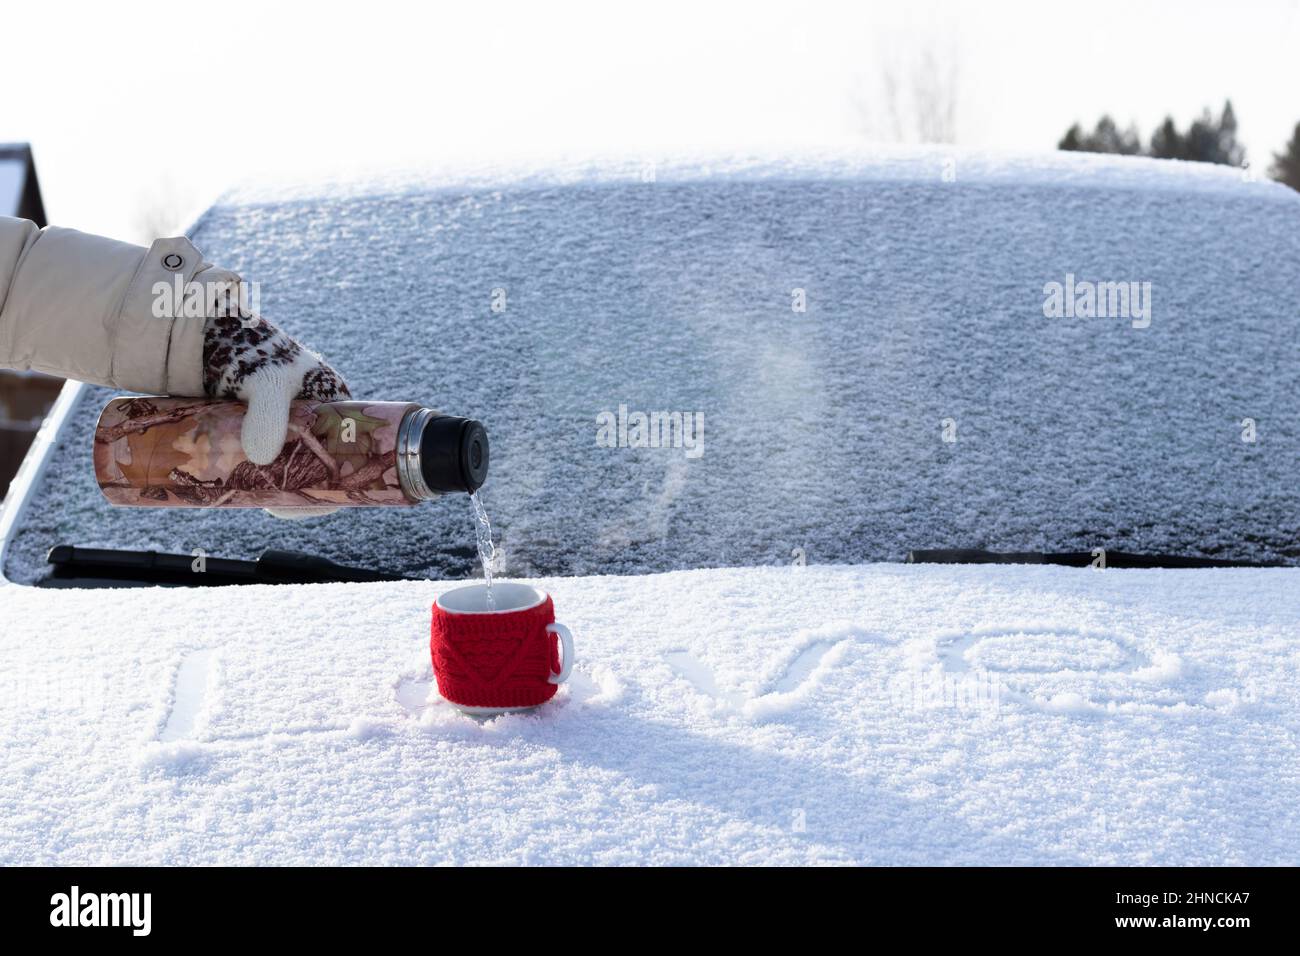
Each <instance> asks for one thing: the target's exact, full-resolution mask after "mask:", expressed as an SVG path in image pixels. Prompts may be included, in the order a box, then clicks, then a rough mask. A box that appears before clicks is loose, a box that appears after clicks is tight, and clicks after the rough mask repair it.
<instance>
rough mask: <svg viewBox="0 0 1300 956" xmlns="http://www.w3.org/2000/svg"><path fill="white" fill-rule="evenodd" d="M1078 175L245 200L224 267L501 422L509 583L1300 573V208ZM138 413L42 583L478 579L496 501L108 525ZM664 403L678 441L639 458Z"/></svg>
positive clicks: (357, 192)
mask: <svg viewBox="0 0 1300 956" xmlns="http://www.w3.org/2000/svg"><path fill="white" fill-rule="evenodd" d="M1054 162H1056V163H1057V166H1058V167H1059V168H1058V169H1057V172H1056V173H1054V174H1052V175H1042V176H1036V175H1034V174H1033V172H1032V170H1028V171H1024V172H1019V173H1018V172H1016V171H1015V170H1012V172H1011V173H1009V174H1006V175H991V174H989V172H988V168H986V167H980V170H982V172H983V174H982V175H976V174H971V173H970V171H969V170H968V169H967V168H966V167H964V166H963V163H962V161H961V160H960V159H958V160H955V161H954V160H950V159H945V158H943V157H941V156H938V155H931V156H924V155H923V156H920V157H917V158H913V159H912V160H910V165H908V164H906V163H904V164H903V167H902V168H903V174H899V171H898V169H897V168H894V167H889V169H887V170H885V172H884V173H882V172H881V170H880V169H876V168H873V167H871V166H870V164H867V165H866V166H864V168H863V171H861V172H860V173H859V174H845V173H844V172H843V170H839V171H837V172H836V174H834V175H829V174H824V173H823V172H819V171H818V170H817V169H816V168H812V169H807V170H801V169H794V168H792V169H791V170H789V171H787V172H785V173H781V174H772V173H771V171H770V170H769V171H768V172H766V173H764V174H763V175H747V174H745V173H744V172H743V171H741V172H736V171H732V172H729V173H710V174H705V173H701V172H700V171H699V170H694V171H689V172H687V171H682V170H675V169H674V168H673V167H660V168H659V169H658V170H655V169H653V168H652V169H651V172H650V174H649V175H646V174H644V173H642V174H639V175H638V174H632V175H627V176H621V177H620V176H609V177H595V178H590V179H584V178H581V177H578V178H574V179H572V180H570V181H567V182H544V181H530V180H520V181H518V182H515V183H514V184H513V185H507V186H500V187H493V186H492V185H490V184H481V183H480V184H476V185H464V186H455V187H449V186H439V185H437V184H436V183H434V184H430V183H427V182H426V183H409V182H408V183H405V184H404V185H401V186H391V185H390V186H385V187H376V188H375V189H373V190H366V189H359V188H354V189H351V190H349V193H348V195H346V196H343V197H340V196H339V195H338V194H337V193H333V194H332V198H331V194H330V191H329V190H321V193H322V195H311V194H301V195H296V196H294V197H292V198H283V197H282V198H278V199H274V200H267V199H266V198H264V197H262V198H256V199H252V198H250V199H242V200H241V199H232V200H229V201H226V202H223V203H222V204H219V205H218V206H216V207H215V208H213V209H211V210H210V211H209V212H208V213H207V214H206V215H205V216H204V217H203V218H202V219H201V220H200V222H199V223H198V225H197V227H196V229H195V230H194V232H193V238H194V240H195V242H196V243H197V244H198V246H199V247H200V248H201V249H203V250H204V252H205V255H206V256H207V258H208V259H210V260H211V261H214V262H218V263H221V264H223V265H227V266H230V267H232V268H235V269H237V270H239V271H240V272H241V273H242V274H243V275H244V276H246V277H247V278H250V279H255V280H257V281H258V282H260V283H261V307H262V310H263V311H264V312H265V314H266V315H267V316H269V317H270V318H272V319H273V320H274V321H276V322H277V323H279V324H280V325H282V326H283V327H285V328H286V329H287V330H289V331H290V332H291V333H293V334H294V335H296V336H297V337H298V338H300V339H302V340H303V341H305V342H308V343H309V344H311V345H312V346H314V347H315V348H317V349H318V350H320V351H321V352H322V353H323V354H324V355H325V356H326V357H327V358H328V359H329V360H330V361H331V362H332V363H333V364H334V365H335V366H336V367H338V368H339V369H340V370H342V371H343V372H344V374H345V375H346V376H347V378H348V380H349V383H350V384H351V386H352V390H353V393H354V395H356V396H357V397H363V398H374V399H392V400H403V401H406V400H409V401H415V402H420V403H423V404H427V405H430V406H432V407H435V408H438V409H440V410H442V411H445V412H448V413H450V414H455V415H465V416H471V417H475V418H478V419H480V420H482V421H483V422H484V423H485V424H486V426H487V428H488V431H489V433H490V435H491V441H492V466H491V474H490V477H489V479H488V482H487V484H486V486H485V487H484V489H483V496H484V500H485V502H486V505H487V508H488V512H489V514H490V515H491V518H492V522H493V525H494V527H495V529H496V531H497V534H498V539H499V547H500V550H501V552H502V554H503V555H504V572H505V573H506V574H508V575H521V576H522V575H535V574H592V573H601V572H611V573H613V572H617V573H636V572H652V571H665V570H670V569H678V568H694V567H712V566H721V565H760V564H776V563H790V562H792V561H798V560H805V561H807V562H809V563H825V562H863V561H897V560H901V559H903V558H904V556H905V555H906V553H907V552H908V551H909V550H910V549H914V548H936V547H983V548H991V549H998V550H1022V551H1023V550H1076V551H1077V550H1088V549H1091V548H1095V547H1106V548H1111V549H1118V550H1127V551H1137V552H1153V553H1154V552H1163V553H1176V554H1184V555H1202V556H1214V557H1220V558H1232V559H1241V560H1278V559H1281V560H1285V561H1287V562H1288V563H1295V562H1296V560H1297V559H1300V544H1297V542H1298V541H1300V509H1298V508H1297V494H1298V491H1297V489H1300V415H1297V412H1296V409H1297V405H1296V402H1297V396H1300V353H1298V352H1297V345H1296V343H1297V341H1298V338H1297V327H1298V324H1300V309H1297V301H1296V298H1297V297H1296V291H1297V289H1300V196H1296V195H1295V194H1294V193H1291V192H1289V191H1287V190H1285V189H1284V188H1283V187H1281V186H1277V185H1275V184H1268V183H1249V182H1243V181H1241V180H1240V178H1239V176H1238V175H1237V173H1236V172H1235V171H1232V170H1216V171H1215V172H1214V174H1213V177H1211V176H1210V174H1208V173H1205V172H1203V171H1200V170H1196V171H1188V170H1187V169H1186V166H1187V165H1188V164H1173V163H1156V162H1154V161H1145V160H1137V159H1123V160H1113V159H1107V160H1105V161H1104V162H1103V161H1101V160H1097V159H1091V158H1090V159H1084V158H1082V157H1080V158H1078V159H1077V160H1076V159H1074V158H1069V159H1058V160H1055V161H1054ZM1068 163H1075V167H1070V166H1068V165H1062V164H1068ZM1107 164H1109V165H1107ZM1125 164H1127V165H1125ZM1179 166H1182V167H1184V168H1182V169H1179V168H1177V167H1179ZM1076 167H1077V170H1076ZM1060 169H1065V170H1066V171H1067V173H1070V174H1069V175H1066V174H1061V173H1060ZM1117 170H1118V172H1117ZM1074 171H1077V172H1078V173H1079V175H1074V174H1073V172H1074ZM1087 284H1092V285H1093V287H1094V291H1095V293H1096V295H1095V298H1094V310H1093V311H1094V312H1102V313H1104V314H1103V315H1101V316H1098V315H1096V314H1094V315H1092V316H1088V315H1086V311H1087V309H1086V308H1085V307H1084V304H1083V303H1084V301H1085V298H1086V296H1085V295H1084V291H1083V290H1084V289H1085V287H1086V285H1087ZM1121 287H1122V288H1123V289H1124V290H1129V289H1131V290H1132V298H1131V301H1130V302H1128V304H1127V309H1128V311H1127V312H1125V313H1118V312H1117V310H1118V309H1119V303H1118V300H1117V295H1118V293H1117V290H1118V289H1120V288H1121ZM1108 299H1109V301H1108ZM1076 304H1077V305H1078V308H1077V309H1076V308H1074V306H1075V305H1076ZM1107 307H1109V308H1110V309H1111V313H1109V314H1106V308H1107ZM109 397H111V396H110V393H109V392H108V391H107V390H104V389H91V390H89V391H88V393H87V397H86V398H85V400H84V401H83V402H82V403H81V404H80V407H79V408H78V409H77V410H76V411H75V413H74V417H73V420H72V421H71V423H70V425H69V427H68V428H67V429H66V431H65V433H64V437H63V440H62V442H61V443H60V445H59V447H58V449H57V451H56V452H55V454H54V458H53V460H52V462H51V465H50V467H49V469H48V471H47V473H46V475H45V478H44V480H43V482H42V484H41V486H40V487H39V488H38V489H37V491H36V495H35V498H34V499H33V502H32V505H31V508H30V510H29V511H28V513H27V515H26V517H25V519H24V521H23V525H22V528H21V530H20V532H19V534H18V536H17V538H16V539H15V540H14V542H13V544H12V546H11V549H10V553H9V557H8V559H7V565H6V568H5V573H6V575H7V576H9V577H10V578H11V579H13V580H17V581H26V582H30V581H33V580H35V579H36V578H38V577H39V576H40V575H41V574H43V573H44V567H45V554H46V552H47V551H48V549H49V548H50V547H51V546H52V545H54V544H58V543H66V544H73V545H81V546H88V547H93V546H97V547H119V548H149V549H157V550H162V551H170V552H175V553H180V554H188V553H191V552H192V551H193V550H194V549H196V548H202V549H204V550H205V551H206V552H207V553H208V554H211V555H217V556H222V557H243V558H248V557H255V556H256V555H257V554H258V553H260V552H261V551H262V550H263V549H264V548H267V547H280V548H290V549H297V550H303V551H310V552H315V553H318V554H321V555H324V556H326V557H330V558H333V559H335V560H338V561H342V562H345V563H349V564H355V565H366V566H372V567H376V568H382V569H387V570H394V571H401V572H406V573H410V574H419V575H428V576H440V577H456V576H464V575H470V574H473V573H476V571H477V568H476V565H475V560H474V530H473V525H472V521H471V510H470V504H469V501H468V500H467V499H466V498H465V497H463V496H460V497H455V498H445V499H441V500H439V501H436V502H433V503H431V504H426V505H423V506H420V507H418V508H414V509H369V510H345V511H343V512H340V513H338V514H336V515H333V516H331V517H328V518H325V519H318V520H312V521H307V522H300V523H289V522H283V521H278V520H276V519H274V518H272V517H270V516H268V515H266V514H263V513H261V512H239V511H219V512H214V511H207V512H205V511H200V510H168V509H145V510H132V509H117V508H113V507H110V506H109V505H108V504H107V503H106V502H105V501H104V499H103V497H102V496H101V494H100V493H99V491H98V489H97V488H96V486H95V482H94V478H93V475H92V469H91V462H90V454H91V441H90V432H91V427H92V425H93V423H94V421H95V418H96V415H97V412H98V409H99V408H100V407H101V406H102V405H103V403H104V402H105V401H107V400H108V398H109ZM653 412H663V413H669V417H668V418H663V419H657V420H656V421H659V422H661V423H664V424H665V428H666V429H667V434H668V436H669V440H668V442H667V444H668V445H669V447H633V446H635V445H637V444H638V442H637V436H638V434H639V428H638V424H637V423H638V422H639V421H640V419H639V418H638V414H645V415H649V413H653ZM672 416H677V417H675V418H674V417H672ZM678 425H680V426H681V427H677V426H678ZM688 426H689V427H688ZM673 435H676V436H677V439H676V440H673V439H672V436H673Z"/></svg>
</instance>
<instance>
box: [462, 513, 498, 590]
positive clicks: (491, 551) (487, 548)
mask: <svg viewBox="0 0 1300 956" xmlns="http://www.w3.org/2000/svg"><path fill="white" fill-rule="evenodd" d="M469 500H470V503H471V504H472V505H473V506H474V537H475V539H476V542H477V544H478V559H479V563H480V564H482V565H483V580H484V582H485V583H486V584H487V606H488V610H489V611H495V610H496V609H497V599H496V596H495V595H494V594H493V593H492V566H493V565H494V564H495V563H496V557H497V549H496V545H494V544H493V543H492V522H491V521H489V520H488V515H487V509H486V508H484V507H483V501H482V499H481V498H479V496H478V492H477V491H476V492H474V493H473V494H471V495H470V496H469Z"/></svg>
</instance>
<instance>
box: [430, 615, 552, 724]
mask: <svg viewBox="0 0 1300 956" xmlns="http://www.w3.org/2000/svg"><path fill="white" fill-rule="evenodd" d="M554 621H555V605H554V604H553V603H552V602H551V598H550V596H549V595H547V598H546V600H545V601H543V602H542V603H541V604H538V605H537V606H535V607H530V608H524V609H523V610H518V611H501V612H499V613H495V614H490V613H489V614H483V613H479V614H463V613H457V612H455V611H448V610H447V609H446V608H443V607H439V606H438V605H437V604H435V605H434V606H433V625H432V629H431V638H430V641H429V650H430V652H431V653H432V655H433V673H434V676H435V677H437V679H438V692H439V693H440V694H442V696H443V697H445V698H446V699H447V700H449V701H451V702H452V703H453V704H460V705H461V706H462V707H533V706H536V705H537V704H544V703H546V701H548V700H550V699H551V698H552V697H554V696H555V691H556V690H557V686H556V685H555V684H553V683H551V680H550V678H551V675H552V674H557V673H559V671H560V646H559V641H558V639H557V638H556V636H555V635H554V634H553V633H551V632H549V631H547V629H546V625H548V624H551V623H553V622H554Z"/></svg>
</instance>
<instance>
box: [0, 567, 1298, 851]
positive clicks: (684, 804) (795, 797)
mask: <svg viewBox="0 0 1300 956" xmlns="http://www.w3.org/2000/svg"><path fill="white" fill-rule="evenodd" d="M534 583H537V584H538V585H539V586H541V587H543V588H545V589H547V590H549V591H550V592H551V593H552V594H553V595H554V598H555V602H556V608H557V612H558V616H559V619H560V620H562V621H563V622H565V623H567V624H568V625H569V626H570V627H571V628H572V629H573V631H574V634H575V638H576V642H577V671H576V674H575V675H574V678H573V680H572V682H571V683H570V684H568V685H566V686H565V687H563V688H561V690H560V693H559V695H558V696H557V697H556V699H555V700H554V701H553V702H552V703H550V704H548V705H546V706H545V707H543V708H542V709H541V710H539V711H537V712H535V713H533V714H529V715H511V716H505V717H501V718H498V719H496V720H492V721H489V722H483V723H480V722H478V721H476V720H474V719H472V718H469V717H466V716H464V715H462V714H460V713H458V712H457V711H455V710H454V709H452V708H451V707H450V706H449V705H448V704H446V703H445V702H443V701H442V700H441V699H440V698H439V697H438V696H437V693H436V690H434V689H433V687H432V684H431V673H430V665H429V653H428V623H429V606H430V604H431V603H432V600H433V598H434V597H435V596H436V595H437V594H438V593H440V591H441V590H443V589H444V588H445V587H448V586H450V585H444V584H432V583H410V584H404V583H395V584H373V585H319V586H281V587H269V586H266V587H263V586H257V587H246V588H237V589H231V588H214V589H149V590H131V591H59V592H49V591H41V590H38V589H32V588H25V587H18V586H14V585H5V586H0V606H2V607H3V631H2V632H0V655H2V656H3V660H4V661H5V667H4V671H3V684H2V685H0V690H2V692H0V738H2V739H3V744H2V745H0V746H3V749H4V760H3V765H2V769H0V821H3V822H2V823H0V863H3V864H16V863H64V864H73V863H76V864H93V863H121V864H133V863H141V864H143V863H187V864H197V863H245V864H252V863H260V864H273V863H320V864H333V863H375V864H378V863H850V862H857V863H967V864H1001V863H1060V864H1080V863H1103V864H1111V863H1132V864H1192V863H1199V864H1243V863H1251V864H1293V863H1295V862H1296V860H1297V858H1300V792H1298V791H1300V753H1298V751H1297V734H1298V733H1300V690H1298V688H1300V635H1298V633H1297V632H1298V626H1297V621H1300V570H1295V569H1273V570H1218V571H1115V570H1106V571H1084V570H1071V569H1064V568H1051V567H992V568H991V567H965V568H962V567H924V566H890V565H871V566H851V567H818V566H809V567H806V568H751V569H736V570H701V571H689V572H676V573H669V574H662V575H648V576H633V577H584V578H563V579H547V580H539V581H537V582H534Z"/></svg>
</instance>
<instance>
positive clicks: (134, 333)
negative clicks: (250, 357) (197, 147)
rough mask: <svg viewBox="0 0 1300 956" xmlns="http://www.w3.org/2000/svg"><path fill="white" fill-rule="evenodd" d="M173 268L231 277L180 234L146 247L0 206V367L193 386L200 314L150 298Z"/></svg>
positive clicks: (147, 387)
mask: <svg viewBox="0 0 1300 956" xmlns="http://www.w3.org/2000/svg"><path fill="white" fill-rule="evenodd" d="M178 276H179V278H180V280H181V283H182V285H183V284H185V283H189V282H191V281H197V282H201V283H207V282H210V281H211V282H227V283H228V282H232V281H233V282H238V281H239V280H238V278H237V277H236V276H235V275H234V274H233V273H230V272H227V271H225V270H221V269H217V268H215V267H213V266H212V265H211V264H210V263H207V262H204V261H203V256H202V255H200V253H199V251H198V250H197V249H195V248H194V246H193V245H192V244H191V243H190V241H189V240H188V239H185V238H176V239H159V240H157V241H156V242H155V243H154V244H153V245H152V246H150V247H149V248H148V249H146V248H144V247H143V246H135V245H131V244H130V243H126V242H118V241H116V240H114V239H105V238H102V237H100V236H91V235H87V234H86V233H83V232H77V231H76V230H75V229H61V228H58V227H54V226H50V227H48V228H45V229H38V228H37V227H36V225H35V223H31V222H28V221H27V220H25V219H11V218H8V217H4V216H0V367H5V368H16V369H35V370H37V371H40V372H48V373H50V374H52V375H58V376H61V377H63V378H72V379H77V380H78V381H82V382H90V383H92V384H95V385H109V386H112V387H113V388H118V389H123V390H125V391H133V392H147V393H151V394H163V395H192V396H202V395H203V394H204V391H203V327H204V321H205V320H204V318H203V317H202V316H174V317H170V316H168V315H167V313H169V312H171V311H174V310H172V309H170V308H168V309H160V308H159V307H158V302H159V289H161V288H162V287H175V284H176V279H177V277H178ZM159 284H161V285H159Z"/></svg>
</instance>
